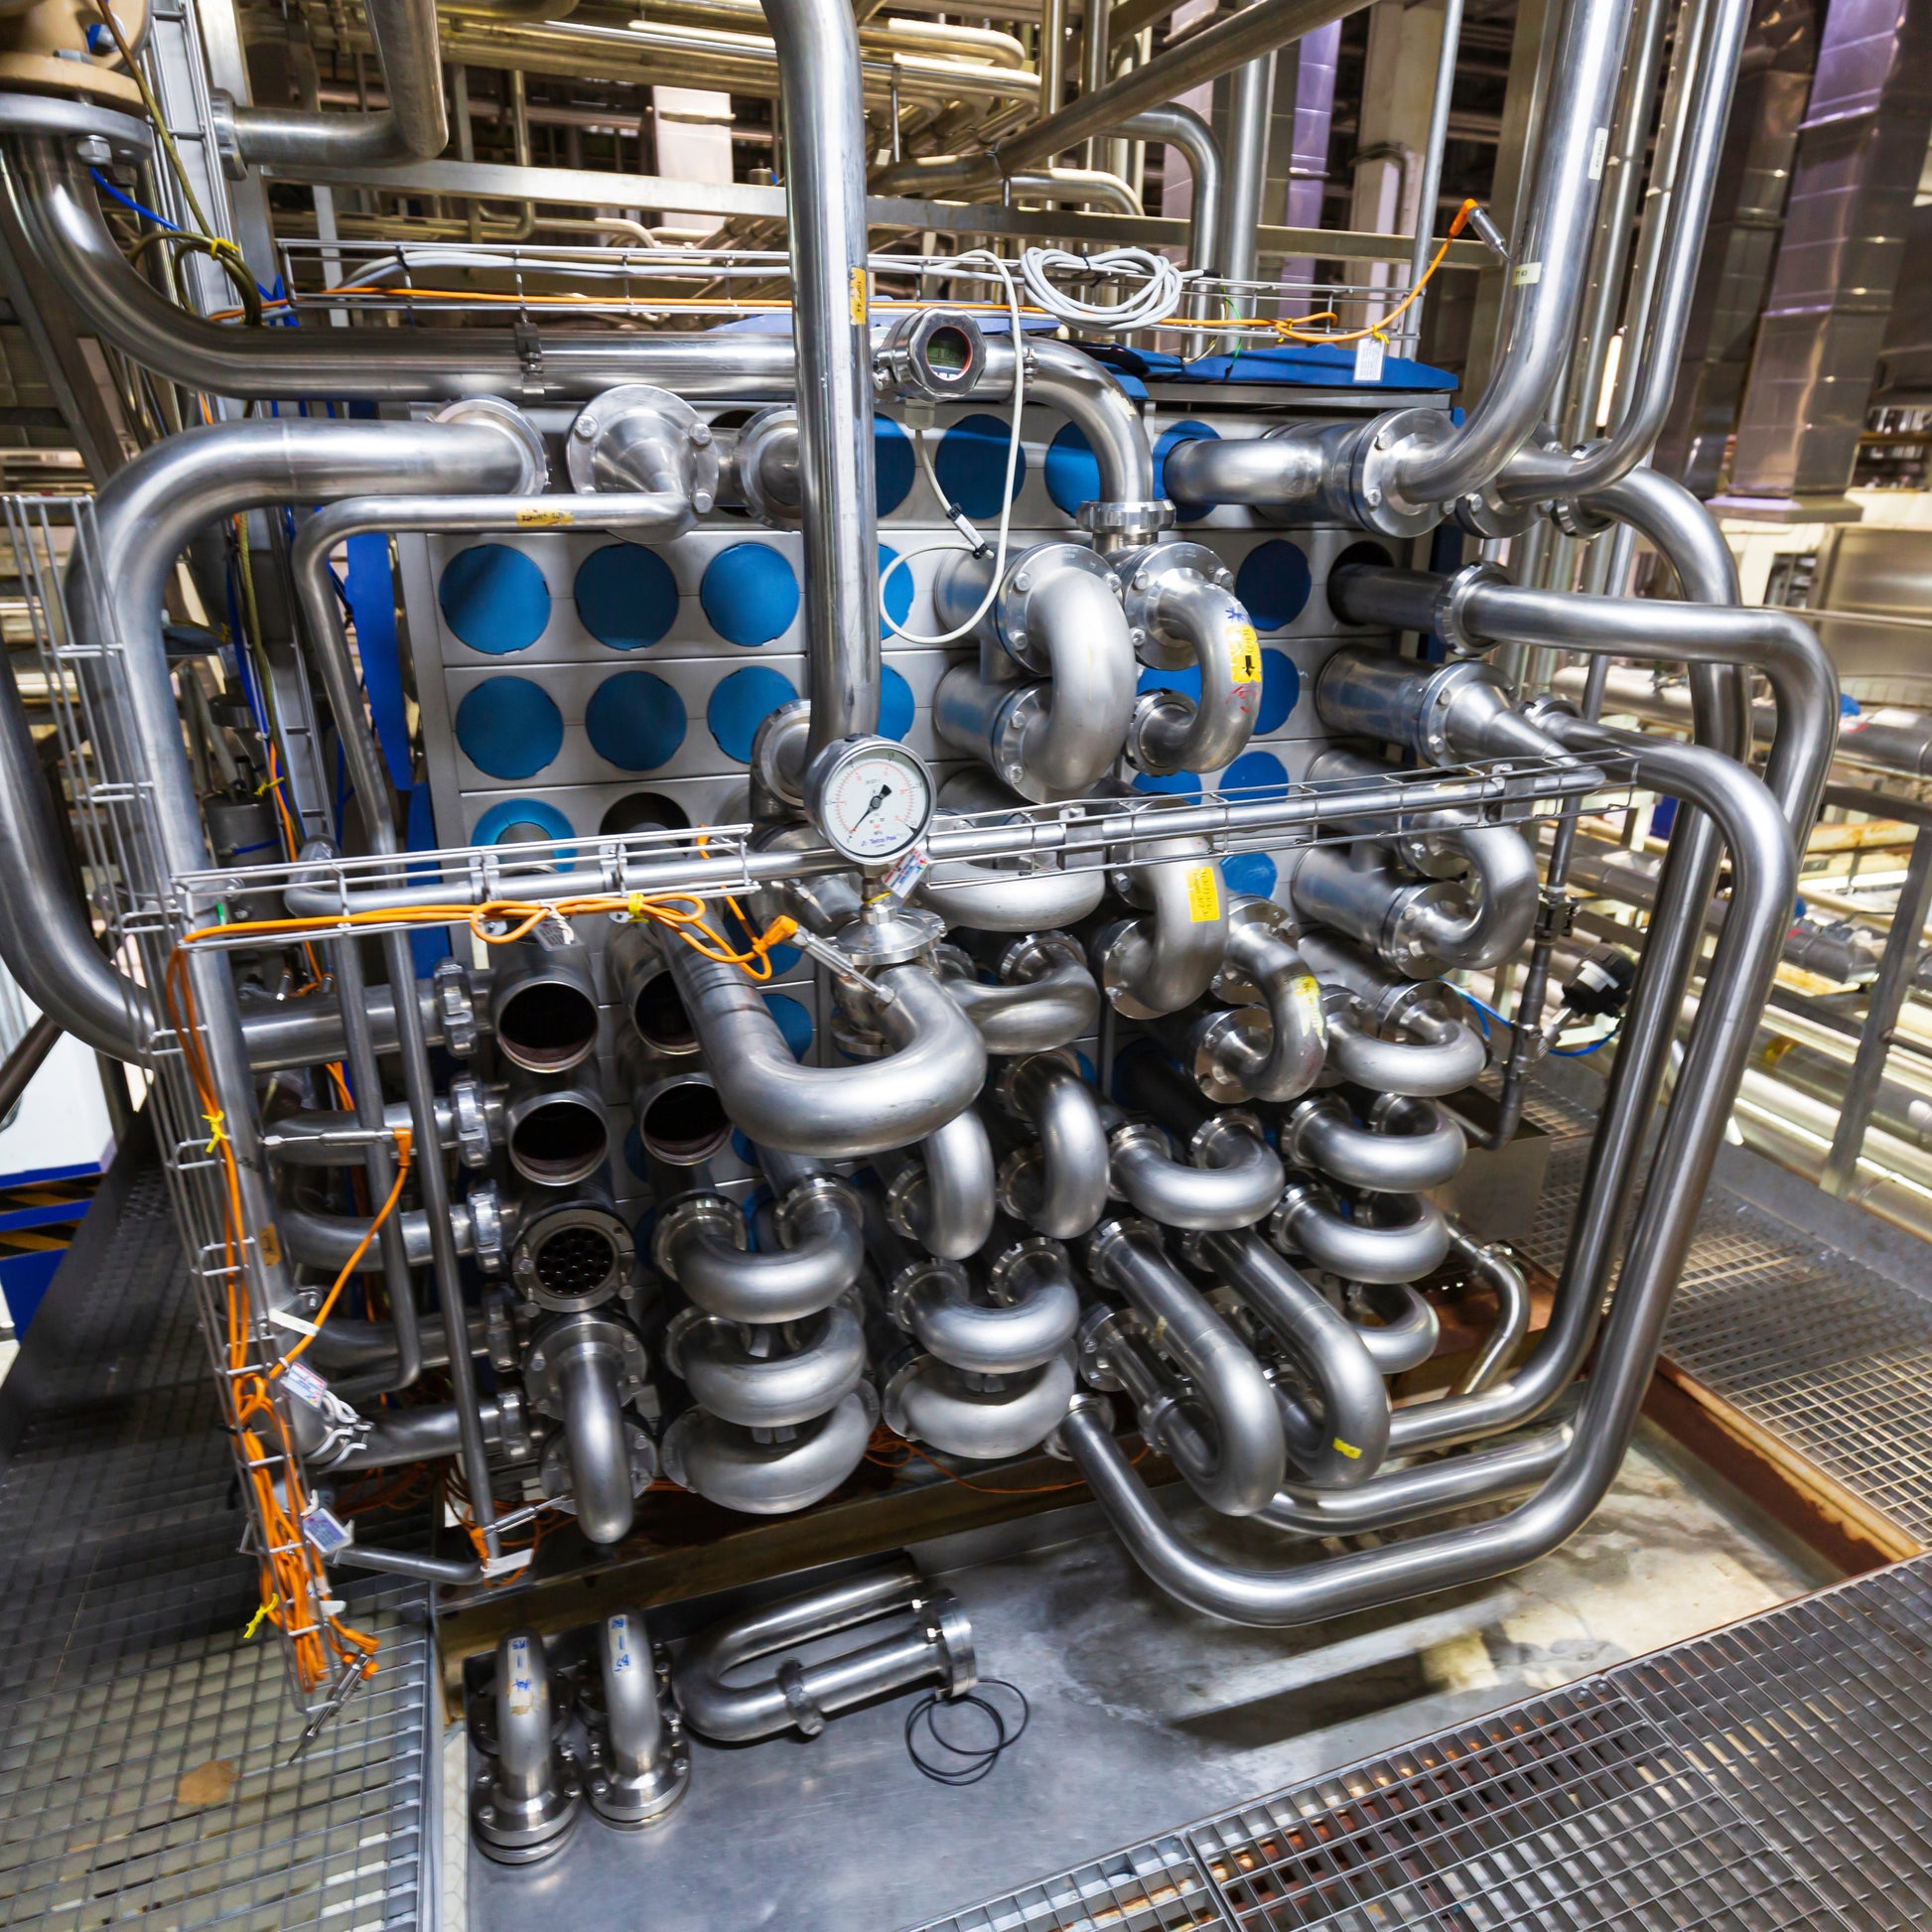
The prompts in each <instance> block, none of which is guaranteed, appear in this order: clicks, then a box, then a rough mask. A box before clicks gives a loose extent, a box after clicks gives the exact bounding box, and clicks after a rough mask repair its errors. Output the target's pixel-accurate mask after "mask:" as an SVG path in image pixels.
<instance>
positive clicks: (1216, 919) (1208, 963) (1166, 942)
mask: <svg viewBox="0 0 1932 1932" xmlns="http://www.w3.org/2000/svg"><path fill="white" fill-rule="evenodd" d="M1176 848H1177V849H1176ZM1132 880H1133V887H1134V893H1135V897H1136V898H1137V899H1145V900H1146V901H1147V902H1148V903H1149V905H1150V906H1151V910H1150V912H1149V913H1148V915H1147V916H1145V917H1142V918H1138V919H1122V920H1118V921H1116V922H1115V923H1114V924H1112V925H1109V926H1106V927H1104V928H1102V930H1101V931H1100V933H1099V934H1098V935H1097V936H1096V938H1095V940H1094V943H1093V963H1094V970H1095V972H1096V973H1098V975H1099V977H1100V984H1101V987H1102V989H1103V990H1104V991H1105V993H1106V995H1107V998H1108V999H1109V1000H1110V1001H1111V1002H1112V1003H1113V1005H1114V1007H1115V1009H1116V1010H1117V1011H1118V1012H1121V1013H1124V1014H1125V1015H1126V1016H1127V1017H1128V1018H1129V1019H1130V1020H1153V1019H1157V1018H1158V1017H1159V1016H1160V1015H1162V1014H1165V1013H1178V1012H1179V1011H1180V1009H1181V1008H1182V1007H1189V1006H1192V1005H1193V1004H1194V1002H1195V1001H1196V1000H1198V999H1199V998H1200V997H1201V996H1202V995H1203V994H1204V993H1205V992H1206V991H1207V989H1208V988H1209V987H1210V986H1211V985H1212V984H1213V983H1214V975H1215V974H1216V973H1217V972H1219V971H1220V966H1221V955H1222V953H1223V952H1224V951H1225V950H1226V948H1227V929H1228V919H1227V890H1226V886H1225V884H1224V882H1223V881H1222V878H1221V869H1220V867H1219V866H1218V865H1217V864H1215V862H1214V860H1213V859H1212V857H1211V856H1209V854H1208V848H1207V846H1206V844H1205V842H1204V841H1201V840H1192V839H1173V840H1166V841H1164V842H1163V844H1162V846H1161V847H1160V848H1159V849H1158V851H1157V855H1156V856H1155V857H1154V858H1153V859H1150V860H1148V861H1146V862H1144V863H1143V864H1141V865H1138V866H1136V867H1135V868H1134V870H1133V875H1132Z"/></svg>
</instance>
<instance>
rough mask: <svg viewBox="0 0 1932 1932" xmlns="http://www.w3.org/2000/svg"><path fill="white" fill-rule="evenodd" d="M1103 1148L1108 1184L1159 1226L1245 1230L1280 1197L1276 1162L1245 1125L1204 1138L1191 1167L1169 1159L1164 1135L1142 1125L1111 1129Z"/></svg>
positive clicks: (1280, 1177)
mask: <svg viewBox="0 0 1932 1932" xmlns="http://www.w3.org/2000/svg"><path fill="white" fill-rule="evenodd" d="M1108 1145H1109V1149H1110V1151H1111V1154H1112V1158H1113V1179H1114V1185H1115V1186H1116V1187H1117V1188H1118V1189H1119V1190H1120V1192H1121V1193H1122V1194H1123V1195H1125V1196H1126V1198H1127V1199H1128V1200H1130V1201H1131V1202H1132V1203H1133V1204H1134V1206H1135V1207H1136V1208H1137V1209H1138V1210H1139V1211H1140V1212H1141V1213H1143V1214H1145V1215H1146V1216H1147V1217H1148V1219H1149V1220H1151V1221H1155V1222H1158V1223H1159V1224H1160V1225H1161V1226H1162V1227H1170V1228H1188V1229H1193V1230H1208V1229H1221V1228H1245V1227H1252V1226H1253V1225H1254V1224H1255V1223H1256V1222H1257V1221H1259V1220H1262V1219H1264V1218H1265V1217H1266V1216H1267V1214H1268V1212H1269V1210H1270V1209H1272V1208H1273V1207H1274V1205H1275V1204H1276V1202H1277V1201H1279V1200H1280V1199H1281V1197H1282V1181H1283V1174H1282V1164H1281V1162H1280V1160H1279V1159H1278V1158H1277V1157H1276V1154H1275V1151H1274V1149H1273V1148H1271V1147H1270V1146H1269V1145H1268V1144H1267V1142H1265V1141H1264V1140H1262V1138H1261V1137H1260V1135H1259V1134H1258V1133H1255V1132H1253V1131H1252V1130H1251V1129H1244V1128H1240V1127H1236V1126H1234V1125H1232V1124H1230V1125H1229V1126H1228V1128H1227V1129H1226V1131H1224V1132H1221V1133H1217V1134H1214V1135H1212V1136H1211V1138H1210V1139H1209V1141H1208V1143H1207V1146H1206V1149H1205V1151H1204V1157H1203V1160H1202V1164H1201V1165H1198V1166H1193V1165H1189V1164H1188V1163H1186V1162H1184V1161H1177V1160H1175V1159H1174V1156H1173V1143H1172V1142H1171V1141H1170V1140H1169V1138H1168V1135H1167V1134H1166V1132H1165V1131H1164V1130H1162V1129H1161V1128H1159V1127H1155V1126H1152V1125H1148V1124H1141V1123H1135V1122H1129V1123H1128V1124H1127V1125H1126V1126H1124V1127H1118V1128H1116V1129H1115V1130H1114V1133H1113V1135H1112V1137H1111V1139H1110V1141H1109V1144H1108Z"/></svg>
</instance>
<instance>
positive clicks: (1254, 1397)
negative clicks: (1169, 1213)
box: [1087, 1220, 1288, 1516]
mask: <svg viewBox="0 0 1932 1932" xmlns="http://www.w3.org/2000/svg"><path fill="white" fill-rule="evenodd" d="M1087 1258H1088V1265H1089V1267H1090V1268H1091V1270H1092V1272H1093V1277H1094V1279H1095V1281H1097V1282H1099V1283H1100V1284H1101V1286H1102V1287H1105V1288H1111V1289H1112V1290H1114V1291H1115V1293H1117V1294H1119V1295H1121V1296H1123V1297H1124V1298H1125V1299H1126V1300H1127V1302H1128V1303H1129V1305H1130V1306H1131V1307H1132V1308H1133V1309H1134V1311H1136V1313H1138V1314H1139V1315H1140V1316H1141V1319H1142V1322H1143V1324H1144V1327H1145V1330H1146V1332H1147V1333H1148V1335H1149V1336H1150V1338H1158V1346H1159V1348H1160V1350H1161V1352H1162V1353H1163V1354H1165V1355H1167V1356H1168V1357H1169V1358H1170V1359H1172V1360H1173V1362H1174V1363H1176V1364H1177V1365H1178V1367H1179V1368H1180V1370H1181V1372H1182V1373H1183V1374H1184V1375H1185V1376H1186V1377H1187V1378H1188V1380H1189V1381H1190V1382H1191V1383H1192V1385H1193V1399H1194V1401H1195V1402H1197V1403H1198V1404H1199V1406H1200V1408H1201V1410H1202V1411H1204V1413H1205V1415H1206V1417H1207V1420H1208V1422H1209V1424H1210V1426H1211V1443H1210V1444H1209V1445H1208V1446H1207V1447H1206V1448H1205V1450H1204V1451H1201V1452H1196V1451H1195V1450H1194V1449H1193V1448H1192V1446H1191V1441H1190V1438H1191V1432H1188V1433H1187V1434H1186V1435H1182V1434H1181V1433H1179V1432H1171V1431H1163V1432H1162V1434H1163V1436H1164V1438H1165V1439H1166V1440H1167V1447H1168V1449H1169V1452H1170V1453H1171V1454H1172V1455H1173V1457H1174V1459H1175V1462H1176V1464H1177V1465H1178V1466H1179V1467H1180V1470H1181V1473H1182V1474H1183V1475H1184V1476H1185V1477H1186V1479H1187V1482H1188V1485H1189V1487H1190V1488H1192V1489H1193V1491H1194V1492H1195V1494H1196V1495H1198V1496H1199V1497H1200V1499H1201V1500H1202V1501H1203V1502H1204V1503H1206V1504H1208V1505H1209V1506H1210V1507H1211V1508H1214V1509H1218V1510H1219V1511H1221V1513H1222V1514H1223V1515H1226V1516H1252V1515H1253V1514H1254V1513H1255V1511H1256V1510H1258V1509H1262V1508H1265V1507H1266V1505H1267V1503H1268V1502H1269V1500H1270V1498H1271V1497H1272V1496H1273V1495H1274V1493H1275V1491H1276V1490H1277V1489H1279V1488H1280V1487H1281V1484H1282V1476H1283V1472H1284V1471H1285V1470H1286V1468H1287V1466H1288V1449H1287V1445H1286V1442H1285V1440H1284V1438H1283V1435H1282V1418H1281V1412H1280V1410H1279V1408H1278V1407H1277V1405H1276V1402H1275V1391H1274V1389H1273V1387H1272V1386H1271V1385H1270V1383H1269V1381H1268V1378H1267V1377H1266V1376H1265V1375H1263V1374H1262V1372H1261V1365H1260V1363H1258V1362H1257V1361H1256V1360H1255V1358H1254V1356H1253V1355H1251V1354H1250V1353H1249V1352H1248V1350H1247V1348H1246V1347H1244V1346H1243V1344H1242V1342H1241V1338H1240V1337H1239V1336H1238V1335H1237V1334H1236V1333H1235V1332H1234V1330H1233V1329H1232V1328H1230V1327H1229V1326H1228V1324H1227V1323H1226V1322H1225V1321H1224V1320H1222V1318H1221V1317H1220V1315H1218V1314H1217V1313H1216V1312H1215V1311H1214V1310H1213V1309H1212V1308H1211V1307H1210V1306H1209V1305H1208V1303H1207V1300H1206V1298H1205V1297H1204V1296H1202V1295H1201V1293H1200V1291H1199V1290H1198V1289H1196V1288H1195V1287H1194V1286H1193V1285H1192V1284H1191V1283H1190V1282H1188V1281H1187V1280H1186V1279H1185V1277H1183V1276H1182V1275H1181V1274H1179V1273H1178V1272H1177V1271H1176V1270H1175V1269H1174V1267H1173V1265H1172V1263H1170V1262H1169V1260H1168V1258H1167V1256H1166V1254H1164V1253H1163V1252H1162V1248H1161V1244H1160V1238H1159V1236H1158V1235H1157V1234H1156V1232H1155V1230H1154V1229H1153V1228H1151V1227H1149V1226H1148V1225H1147V1224H1146V1223H1145V1222H1134V1221H1118V1220H1116V1221H1103V1222H1102V1223H1101V1224H1100V1226H1099V1227H1098V1228H1096V1229H1095V1230H1094V1233H1093V1237H1092V1239H1091V1241H1090V1242H1089V1244H1088V1248H1087Z"/></svg>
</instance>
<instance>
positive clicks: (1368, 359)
mask: <svg viewBox="0 0 1932 1932" xmlns="http://www.w3.org/2000/svg"><path fill="white" fill-rule="evenodd" d="M1387 353H1388V351H1387V349H1386V348H1384V346H1383V345H1382V339H1381V338H1380V337H1379V336H1364V337H1363V338H1362V340H1361V341H1360V342H1358V343H1357V344H1356V345H1355V380H1356V381H1357V382H1380V381H1381V380H1382V358H1383V356H1384V355H1386V354H1387Z"/></svg>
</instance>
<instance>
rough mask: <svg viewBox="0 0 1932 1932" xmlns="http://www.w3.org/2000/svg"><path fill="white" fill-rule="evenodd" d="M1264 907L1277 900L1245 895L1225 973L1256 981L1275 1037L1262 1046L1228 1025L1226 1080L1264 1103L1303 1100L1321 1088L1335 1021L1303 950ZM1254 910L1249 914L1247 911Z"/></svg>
mask: <svg viewBox="0 0 1932 1932" xmlns="http://www.w3.org/2000/svg"><path fill="white" fill-rule="evenodd" d="M1256 906H1269V907H1270V909H1271V911H1272V909H1273V907H1272V901H1270V900H1266V899H1261V900H1255V899H1240V900H1237V901H1236V902H1235V905H1234V907H1233V908H1232V910H1231V912H1230V915H1229V919H1228V938H1227V948H1226V951H1225V953H1224V954H1223V957H1222V968H1221V973H1222V978H1223V979H1228V978H1233V979H1236V980H1239V981H1242V982H1245V983H1246V984H1247V985H1250V986H1252V987H1253V988H1254V989H1255V990H1256V991H1257V992H1258V993H1259V994H1260V995H1261V997H1262V1001H1263V1004H1264V1006H1265V1008H1266V1011H1267V1014H1268V1039H1267V1043H1266V1045H1265V1046H1257V1045H1255V1044H1254V1043H1253V1041H1252V1040H1251V1039H1250V1038H1249V1036H1248V1035H1247V1034H1246V1033H1245V1032H1244V1031H1243V1030H1242V1029H1241V1028H1239V1027H1235V1028H1230V1029H1227V1030H1226V1031H1225V1032H1224V1034H1223V1035H1222V1037H1221V1039H1220V1042H1219V1043H1218V1044H1217V1046H1216V1049H1215V1060H1216V1064H1217V1067H1218V1069H1219V1070H1220V1072H1221V1073H1222V1075H1223V1077H1224V1078H1225V1079H1226V1080H1227V1081H1228V1082H1229V1083H1230V1084H1231V1085H1235V1086H1239V1087H1243V1088H1245V1089H1246V1090H1247V1091H1248V1092H1249V1093H1251V1094H1252V1095H1253V1096H1254V1097H1255V1098H1256V1099H1257V1100H1273V1101H1288V1100H1295V1099H1298V1098H1299V1097H1300V1096H1301V1095H1303V1094H1305V1093H1307V1092H1308V1090H1309V1089H1310V1088H1311V1086H1313V1084H1314V1083H1315V1080H1316V1079H1317V1078H1318V1077H1319V1076H1320V1073H1321V1068H1322V1065H1323V1063H1324V1062H1325V1061H1326V1059H1327V1055H1328V1022H1327V1016H1326V1014H1325V1013H1324V1012H1323V1009H1322V1004H1321V987H1320V983H1319V982H1318V981H1317V980H1316V979H1315V977H1314V975H1313V974H1312V973H1311V972H1310V971H1309V966H1308V961H1307V960H1305V959H1304V958H1303V957H1302V955H1301V953H1300V951H1299V950H1298V949H1297V948H1296V947H1295V946H1294V945H1293V944H1291V943H1290V942H1289V941H1288V940H1287V939H1285V938H1283V937H1282V935H1281V934H1280V933H1279V932H1278V931H1276V930H1275V928H1274V927H1273V925H1272V924H1270V923H1269V922H1268V919H1267V918H1266V917H1264V916H1257V915H1256V914H1255V913H1254V911H1253V909H1252V908H1254V907H1256ZM1244 914H1246V916H1244Z"/></svg>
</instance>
